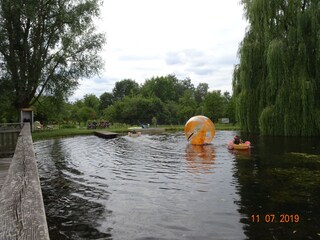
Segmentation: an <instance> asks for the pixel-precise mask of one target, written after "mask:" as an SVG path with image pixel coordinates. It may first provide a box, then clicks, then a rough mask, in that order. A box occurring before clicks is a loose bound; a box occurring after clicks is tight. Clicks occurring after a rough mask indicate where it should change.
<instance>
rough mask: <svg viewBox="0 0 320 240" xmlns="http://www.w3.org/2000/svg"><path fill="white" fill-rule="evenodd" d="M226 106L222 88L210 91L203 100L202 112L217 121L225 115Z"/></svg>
mask: <svg viewBox="0 0 320 240" xmlns="http://www.w3.org/2000/svg"><path fill="white" fill-rule="evenodd" d="M225 106H226V104H225V99H224V97H223V96H222V95H221V91H220V90H217V91H212V92H209V93H207V95H206V97H205V98H204V100H203V108H202V109H203V112H202V114H203V115H205V116H207V117H208V118H210V119H211V120H212V121H214V122H217V121H218V119H219V118H221V117H225V115H224V114H225Z"/></svg>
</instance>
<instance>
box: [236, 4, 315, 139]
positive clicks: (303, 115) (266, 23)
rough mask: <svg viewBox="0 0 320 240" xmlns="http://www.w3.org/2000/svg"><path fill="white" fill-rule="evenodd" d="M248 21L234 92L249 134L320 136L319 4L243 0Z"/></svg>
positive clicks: (242, 120)
mask: <svg viewBox="0 0 320 240" xmlns="http://www.w3.org/2000/svg"><path fill="white" fill-rule="evenodd" d="M242 4H243V6H244V10H245V16H246V18H247V20H248V22H249V24H250V25H249V28H248V30H247V32H246V35H245V38H244V39H243V41H242V43H241V45H240V48H239V56H240V64H239V65H238V66H236V68H235V71H234V78H233V91H234V97H235V105H236V112H237V119H238V121H239V123H240V125H241V127H242V129H243V130H244V131H247V132H254V133H259V132H260V133H261V134H264V135H284V136H312V135H319V134H320V97H319V96H320V70H319V64H320V38H319V29H320V8H319V1H318V0H303V1H301V0H289V1H283V0H242Z"/></svg>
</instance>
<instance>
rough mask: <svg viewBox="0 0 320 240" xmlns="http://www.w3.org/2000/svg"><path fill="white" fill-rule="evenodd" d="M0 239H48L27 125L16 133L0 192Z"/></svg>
mask: <svg viewBox="0 0 320 240" xmlns="http://www.w3.org/2000/svg"><path fill="white" fill-rule="evenodd" d="M0 239H6V240H11V239H12V240H13V239H15V240H17V239H21V240H22V239H25V240H29V239H30V240H31V239H43V240H47V239H49V232H48V226H47V220H46V216H45V211H44V204H43V198H42V192H41V187H40V180H39V175H38V169H37V164H36V158H35V154H34V149H33V142H32V137H31V132H30V124H29V123H25V124H24V126H23V128H22V130H21V132H20V135H19V138H18V141H17V145H16V150H15V153H14V156H13V158H12V162H11V164H10V168H9V171H8V175H7V178H6V180H5V182H4V185H3V186H2V189H1V192H0Z"/></svg>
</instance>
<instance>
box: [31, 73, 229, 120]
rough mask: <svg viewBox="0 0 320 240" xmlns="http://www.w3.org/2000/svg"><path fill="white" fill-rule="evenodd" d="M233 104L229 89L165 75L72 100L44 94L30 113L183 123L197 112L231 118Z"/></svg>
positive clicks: (127, 82) (50, 116)
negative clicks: (225, 90) (217, 88)
mask: <svg viewBox="0 0 320 240" xmlns="http://www.w3.org/2000/svg"><path fill="white" fill-rule="evenodd" d="M233 106H234V104H233V101H232V97H231V95H230V93H229V92H224V93H222V92H221V91H219V90H216V91H209V86H208V84H207V83H199V84H198V85H197V86H196V87H195V86H194V85H193V84H192V82H191V79H189V78H187V79H184V80H179V79H178V78H177V77H176V76H175V75H167V76H160V77H152V78H150V79H147V80H146V81H145V82H144V83H143V84H141V85H139V84H138V83H137V82H136V81H135V80H132V79H123V80H121V81H118V82H116V83H115V86H114V88H113V89H112V91H111V92H104V93H103V94H101V95H100V96H99V97H98V96H96V95H94V94H87V95H85V96H84V97H83V98H82V99H78V100H76V101H75V102H72V103H71V102H68V101H65V100H64V99H63V98H57V96H54V95H50V96H49V95H48V96H45V95H44V96H42V97H40V98H39V100H38V101H37V102H36V103H35V104H34V110H35V114H34V116H35V119H36V120H39V121H40V122H42V123H48V122H69V123H70V122H73V123H78V124H80V123H86V122H87V121H89V120H96V121H98V120H102V119H103V120H105V121H109V122H113V123H126V124H132V125H140V124H147V123H149V124H153V125H156V124H185V122H186V121H187V120H188V119H189V118H190V117H192V116H194V115H197V114H202V115H206V116H207V117H209V118H211V119H212V120H213V121H218V119H219V118H222V117H228V118H230V120H231V121H234V107H233ZM49 109H50V110H49Z"/></svg>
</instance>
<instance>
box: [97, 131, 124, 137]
mask: <svg viewBox="0 0 320 240" xmlns="http://www.w3.org/2000/svg"><path fill="white" fill-rule="evenodd" d="M94 135H96V136H98V137H101V138H106V139H110V138H116V137H118V133H114V132H108V131H95V132H94Z"/></svg>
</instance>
